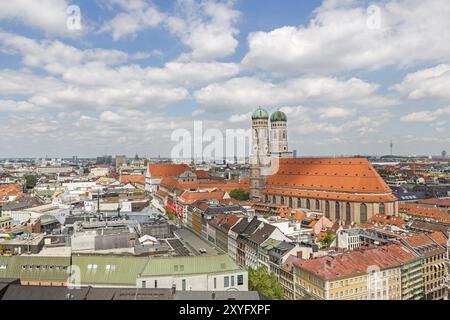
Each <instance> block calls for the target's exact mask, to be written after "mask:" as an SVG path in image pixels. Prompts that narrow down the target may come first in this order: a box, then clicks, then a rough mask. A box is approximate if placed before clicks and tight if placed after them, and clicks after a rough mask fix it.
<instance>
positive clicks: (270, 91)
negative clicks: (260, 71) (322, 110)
mask: <svg viewBox="0 0 450 320" xmlns="http://www.w3.org/2000/svg"><path fill="white" fill-rule="evenodd" d="M377 90H378V85H376V84H371V83H367V82H364V81H362V80H360V79H357V78H351V79H349V80H345V81H342V80H339V79H337V78H329V77H314V78H295V79H290V80H286V81H282V82H279V83H274V82H269V81H263V80H260V79H259V78H256V77H243V78H234V79H231V80H229V81H226V82H224V83H214V84H211V85H208V86H206V87H204V88H202V89H200V90H198V91H196V92H194V97H195V99H196V100H197V102H198V103H199V104H200V105H201V106H202V107H203V108H204V109H209V110H215V111H219V110H223V108H224V107H226V108H227V109H230V110H231V111H233V110H240V111H242V109H243V110H246V111H250V110H252V109H253V108H255V106H259V105H261V106H280V105H298V104H300V103H304V102H307V101H316V102H317V101H325V102H335V101H348V104H360V105H364V104H366V105H373V106H377V107H379V106H385V105H389V104H392V103H395V101H392V100H389V99H386V98H383V97H381V96H378V95H377V94H376V91H377Z"/></svg>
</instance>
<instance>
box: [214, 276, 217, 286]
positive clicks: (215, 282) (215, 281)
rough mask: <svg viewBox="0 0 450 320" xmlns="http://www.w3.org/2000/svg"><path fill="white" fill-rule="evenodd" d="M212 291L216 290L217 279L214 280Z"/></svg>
mask: <svg viewBox="0 0 450 320" xmlns="http://www.w3.org/2000/svg"><path fill="white" fill-rule="evenodd" d="M214 289H217V278H214Z"/></svg>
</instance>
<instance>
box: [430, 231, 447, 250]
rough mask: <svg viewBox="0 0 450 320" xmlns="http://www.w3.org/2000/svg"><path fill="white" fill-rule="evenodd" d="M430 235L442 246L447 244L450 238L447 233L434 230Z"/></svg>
mask: <svg viewBox="0 0 450 320" xmlns="http://www.w3.org/2000/svg"><path fill="white" fill-rule="evenodd" d="M429 237H430V238H431V239H433V240H434V241H435V242H436V243H439V244H440V245H442V246H445V245H446V244H447V241H448V238H447V237H446V236H445V234H444V233H443V232H440V231H436V232H433V233H432V234H430V235H429Z"/></svg>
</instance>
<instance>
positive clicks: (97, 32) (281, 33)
mask: <svg viewBox="0 0 450 320" xmlns="http://www.w3.org/2000/svg"><path fill="white" fill-rule="evenodd" d="M444 2H445V1H440V0H433V1H427V3H424V2H421V1H416V0H408V1H406V0H404V1H375V2H368V1H341V2H337V1H331V0H329V1H308V2H303V1H302V2H299V1H291V0H285V1H264V3H261V1H256V0H250V1H188V0H179V1H171V2H168V1H161V0H158V1H144V0H131V1H125V0H115V1H103V0H97V1H81V0H79V1H72V2H69V1H66V0H46V1H42V2H40V4H39V5H38V6H37V5H36V4H35V3H34V2H31V3H30V2H11V3H8V4H2V12H0V80H1V81H0V130H1V132H2V134H1V135H0V143H1V145H2V148H1V149H0V158H8V157H12V158H15V157H23V158H25V157H26V158H29V157H30V158H36V157H38V158H40V157H44V156H46V155H48V156H50V157H64V158H66V157H72V156H73V155H79V157H96V156H100V155H102V154H111V155H116V154H127V155H130V156H131V155H134V154H136V153H137V154H140V155H145V156H148V157H157V156H158V155H161V157H169V156H170V153H171V148H173V146H174V145H175V144H176V142H173V141H171V134H172V133H173V132H174V131H175V130H177V129H186V130H188V131H192V130H193V125H194V121H202V122H203V127H204V128H205V129H208V128H211V129H219V130H221V131H222V132H225V130H227V129H244V130H247V129H249V128H250V119H251V113H252V112H253V111H254V110H255V109H256V108H257V107H258V106H262V107H263V108H266V109H267V110H270V111H271V112H273V111H276V110H278V109H279V110H281V111H283V112H285V113H286V114H287V116H288V118H289V141H290V149H291V150H297V156H301V157H302V156H306V157H307V156H317V157H318V156H322V155H329V156H332V155H335V156H340V155H377V156H382V155H388V154H390V143H391V140H392V141H393V144H394V147H393V154H394V155H403V156H408V155H424V156H426V155H440V154H441V152H442V151H443V150H448V146H449V142H450V138H449V137H450V134H449V133H450V132H449V130H450V129H449V126H448V119H449V116H450V95H449V92H448V90H446V89H447V88H448V87H449V86H450V82H449V79H450V77H449V75H450V61H449V58H448V57H450V45H449V43H450V38H449V37H450V36H449V35H448V34H444V32H443V30H446V29H450V25H449V24H450V22H449V21H448V19H447V17H448V16H449V15H450V12H449V10H450V8H449V7H448V6H445V3H444ZM71 5H74V6H75V7H72V8H71V7H70V6H71ZM68 8H71V9H70V10H68ZM77 8H78V9H79V12H78V11H77ZM78 17H80V24H79V26H78V25H77V18H78ZM429 17H433V19H429ZM232 157H233V155H227V158H232Z"/></svg>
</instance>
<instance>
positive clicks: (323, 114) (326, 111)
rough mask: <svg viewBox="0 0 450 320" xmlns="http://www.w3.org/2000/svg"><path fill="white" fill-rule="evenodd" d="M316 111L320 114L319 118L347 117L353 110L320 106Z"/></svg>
mask: <svg viewBox="0 0 450 320" xmlns="http://www.w3.org/2000/svg"><path fill="white" fill-rule="evenodd" d="M317 112H318V113H319V114H320V119H334V118H347V117H348V116H350V115H352V114H353V113H354V110H353V109H347V108H341V107H329V108H321V109H319V110H318V111H317Z"/></svg>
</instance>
